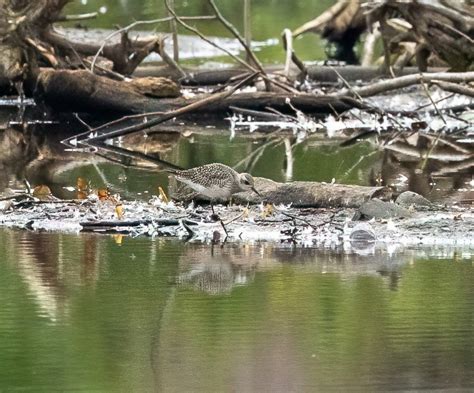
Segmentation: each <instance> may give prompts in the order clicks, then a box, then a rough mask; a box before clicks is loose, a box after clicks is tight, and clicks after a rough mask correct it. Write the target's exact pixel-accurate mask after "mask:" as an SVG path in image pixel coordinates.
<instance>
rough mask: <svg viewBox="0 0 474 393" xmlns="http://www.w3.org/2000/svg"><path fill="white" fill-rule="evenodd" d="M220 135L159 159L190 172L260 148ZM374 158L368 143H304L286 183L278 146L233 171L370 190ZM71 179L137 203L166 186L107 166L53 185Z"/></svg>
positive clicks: (152, 176) (156, 178) (259, 142)
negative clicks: (80, 180) (359, 186)
mask: <svg viewBox="0 0 474 393" xmlns="http://www.w3.org/2000/svg"><path fill="white" fill-rule="evenodd" d="M222 132H223V134H220V135H213V136H212V137H210V136H209V135H199V134H195V135H193V136H192V137H190V138H180V139H179V141H178V143H177V144H176V145H175V146H174V147H173V148H172V149H171V150H170V151H168V152H165V153H162V154H160V156H161V158H162V159H164V160H166V161H169V162H171V163H173V164H176V165H179V166H181V167H183V168H193V167H195V166H199V165H203V164H208V163H211V162H221V163H224V164H227V165H230V166H234V165H236V164H237V163H239V162H240V161H241V160H243V159H244V158H245V157H247V156H248V155H249V154H251V153H252V152H254V151H255V150H256V149H259V148H260V147H261V146H263V145H264V144H265V142H264V140H263V139H262V138H260V139H249V138H245V137H236V138H234V139H233V140H231V139H230V137H229V135H227V133H228V131H227V130H223V131H222ZM132 148H133V147H132ZM380 156H381V153H376V154H374V149H373V146H371V145H370V144H369V143H367V144H364V143H360V144H357V145H354V146H352V147H349V148H340V147H339V146H338V145H337V144H336V143H334V142H330V143H326V142H324V141H319V140H317V139H309V140H308V141H306V142H304V143H301V144H299V145H296V146H294V148H293V159H294V165H293V176H292V177H291V178H290V179H288V178H287V177H286V168H287V162H286V156H285V147H284V145H283V143H280V144H278V145H274V146H269V147H267V148H266V149H265V150H264V151H263V153H262V154H261V156H260V158H259V159H258V160H257V161H256V163H255V165H251V166H245V165H242V166H239V167H237V168H236V169H237V170H239V171H249V172H250V173H252V175H254V176H261V177H266V178H269V179H272V180H275V181H281V182H285V181H289V180H305V181H320V182H322V181H324V182H331V181H332V179H335V180H336V181H337V182H339V183H344V184H359V185H370V171H371V170H372V169H376V168H378V166H379V165H380V164H379V162H380ZM336 163H337V164H336ZM77 177H84V178H86V179H88V180H89V181H91V183H92V185H93V187H96V188H97V187H103V186H104V185H105V184H108V185H109V187H110V188H111V189H112V191H113V192H118V193H120V194H122V196H123V197H128V198H137V197H140V194H141V196H142V197H145V198H146V197H149V196H150V195H155V194H156V193H157V190H158V186H166V185H167V184H168V176H167V174H166V173H163V172H160V171H158V170H153V171H143V170H139V169H136V168H123V167H120V166H118V165H116V164H113V163H103V164H98V165H97V166H93V165H86V166H81V167H78V168H75V169H74V170H69V171H65V172H62V173H59V174H58V175H57V176H56V177H55V179H54V182H55V183H57V184H60V185H61V186H74V185H75V182H76V179H77ZM53 193H54V194H55V195H58V196H63V197H65V198H70V197H72V194H71V195H68V194H65V192H64V190H62V189H61V188H60V187H59V188H58V187H56V188H54V187H53Z"/></svg>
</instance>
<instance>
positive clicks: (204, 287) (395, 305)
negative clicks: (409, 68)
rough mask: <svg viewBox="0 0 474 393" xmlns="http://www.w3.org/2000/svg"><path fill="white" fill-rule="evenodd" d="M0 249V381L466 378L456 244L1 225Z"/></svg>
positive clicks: (163, 386)
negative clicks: (377, 247)
mask: <svg viewBox="0 0 474 393" xmlns="http://www.w3.org/2000/svg"><path fill="white" fill-rule="evenodd" d="M0 252H1V254H2V255H3V257H2V259H0V288H1V291H0V300H1V304H2V307H1V308H0V364H1V365H2V367H1V368H0V391H5V392H10V391H31V392H53V391H61V392H63V391H84V392H153V391H156V392H230V391H235V392H287V391H295V392H314V391H329V390H333V391H353V390H357V391H384V390H393V389H397V390H398V389H401V390H412V391H415V390H416V391H418V390H422V389H427V390H436V389H439V390H443V391H444V390H446V389H451V390H452V391H461V390H464V391H472V390H473V389H474V286H473V281H474V266H473V261H472V258H471V257H470V254H469V253H466V252H464V254H457V253H456V252H455V251H454V250H411V251H410V250H407V251H404V252H403V253H398V254H394V255H392V256H390V255H389V254H387V253H386V252H377V251H376V252H375V253H374V254H373V255H370V256H361V255H356V254H347V253H344V251H343V250H339V249H333V250H330V249H319V250H318V249H311V248H306V249H293V248H290V247H286V246H283V245H271V244H254V245H238V244H237V245H231V244H227V245H224V246H223V247H220V246H214V247H211V245H200V244H189V243H188V244H186V243H183V242H179V241H175V240H167V239H157V240H150V239H138V238H136V239H131V238H119V237H115V238H114V237H108V236H96V235H84V236H75V235H64V234H46V233H41V234H37V233H30V232H26V231H10V230H1V231H0ZM434 255H437V256H434Z"/></svg>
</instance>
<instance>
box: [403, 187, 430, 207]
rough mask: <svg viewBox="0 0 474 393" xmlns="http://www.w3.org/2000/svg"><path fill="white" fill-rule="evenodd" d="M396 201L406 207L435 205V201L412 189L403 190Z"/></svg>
mask: <svg viewBox="0 0 474 393" xmlns="http://www.w3.org/2000/svg"><path fill="white" fill-rule="evenodd" d="M395 203H396V204H397V205H399V206H402V207H405V208H410V207H417V206H423V207H433V203H431V202H430V201H429V200H428V199H426V198H425V197H423V196H421V195H420V194H417V193H416V192H412V191H405V192H402V193H401V194H400V195H399V196H398V198H397V199H396V201H395Z"/></svg>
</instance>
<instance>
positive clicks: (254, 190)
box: [252, 187, 262, 196]
mask: <svg viewBox="0 0 474 393" xmlns="http://www.w3.org/2000/svg"><path fill="white" fill-rule="evenodd" d="M252 191H253V192H254V193H255V194H257V195H258V196H262V195H261V194H260V193H259V192H258V191H257V190H256V189H255V187H252Z"/></svg>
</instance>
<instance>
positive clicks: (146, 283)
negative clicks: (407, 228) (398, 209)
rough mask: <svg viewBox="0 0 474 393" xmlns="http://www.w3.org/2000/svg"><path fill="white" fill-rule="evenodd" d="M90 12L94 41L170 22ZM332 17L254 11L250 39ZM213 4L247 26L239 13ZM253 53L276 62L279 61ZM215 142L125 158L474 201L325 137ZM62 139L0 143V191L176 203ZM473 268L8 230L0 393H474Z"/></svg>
mask: <svg viewBox="0 0 474 393" xmlns="http://www.w3.org/2000/svg"><path fill="white" fill-rule="evenodd" d="M86 3H87V4H86V5H81V2H78V1H77V2H73V3H72V4H71V5H70V7H71V8H70V11H71V12H77V13H79V12H89V11H93V10H96V9H97V8H99V7H100V6H103V5H104V6H106V7H107V9H108V11H107V13H106V14H105V15H104V16H103V17H101V18H99V19H97V20H95V21H92V22H90V25H91V26H92V27H100V28H104V27H105V28H110V26H111V25H113V24H117V23H118V24H121V25H122V26H124V25H127V24H129V23H130V22H132V21H133V20H135V19H151V18H156V17H162V16H164V15H165V12H164V9H163V7H162V2H156V1H126V0H124V1H120V2H116V1H107V0H106V1H104V0H101V1H93V0H92V1H88V2H86ZM331 3H332V2H331V1H326V2H325V1H319V0H307V1H305V2H304V1H294V2H287V1H275V0H262V1H254V2H252V6H253V7H254V10H255V12H256V15H255V18H254V20H253V37H254V40H256V41H265V40H267V39H274V38H278V37H279V36H280V33H281V30H282V29H283V28H285V27H289V28H295V27H296V26H298V25H300V24H302V23H304V22H306V21H308V20H309V19H311V18H312V17H314V16H315V15H317V14H318V13H319V12H320V11H321V10H322V9H324V8H326V7H327V6H328V5H330V4H331ZM176 4H177V8H178V10H179V12H180V13H182V14H187V15H202V14H209V8H208V7H207V6H206V5H205V2H204V1H192V2H190V1H188V2H181V1H178V0H176ZM217 4H218V5H219V6H220V7H221V9H222V12H223V13H224V14H225V15H226V16H227V17H229V18H230V19H231V21H232V22H233V23H234V24H236V25H237V26H238V27H241V24H242V21H241V9H240V8H241V2H237V1H230V0H225V1H224V0H221V1H217ZM308 9H311V10H313V11H312V12H309V11H308ZM262 10H264V11H262ZM268 10H271V11H268ZM202 30H203V31H204V32H205V33H206V34H209V35H226V34H227V33H226V32H225V31H224V30H223V29H222V27H219V26H218V24H214V25H212V24H209V25H208V24H207V23H202ZM181 33H183V32H181ZM295 47H296V50H297V52H298V53H299V55H300V56H302V57H303V59H307V60H310V59H311V60H314V59H315V58H322V57H324V56H323V49H322V44H321V42H320V41H319V40H318V39H317V38H315V36H307V37H304V38H303V39H302V40H298V41H296V42H295ZM308 48H311V49H312V50H308ZM258 54H259V56H260V58H261V59H262V60H263V61H264V62H267V63H268V62H282V61H283V52H282V50H281V48H280V47H279V46H271V45H270V46H267V47H264V48H262V49H261V50H260V51H259V52H258ZM71 124H73V123H71ZM71 124H69V125H68V126H67V128H68V129H70V131H74V127H75V126H74V125H71ZM219 127H221V129H217V130H211V131H208V132H207V133H206V132H202V131H203V130H202V129H201V130H198V131H199V132H198V131H197V130H196V129H194V128H190V129H189V130H187V132H186V134H188V135H187V136H186V137H180V136H178V135H177V134H172V135H168V136H166V137H165V138H162V139H161V140H155V139H153V138H152V137H151V136H149V137H148V138H147V139H146V140H145V139H143V138H142V139H140V137H139V138H137V139H136V140H135V142H134V143H129V145H128V146H125V147H133V148H137V149H139V150H141V151H146V152H147V153H150V152H157V153H159V154H160V157H161V158H163V159H165V160H168V161H170V162H172V163H174V164H177V165H180V166H182V167H193V166H196V165H200V164H204V163H208V162H223V163H226V164H228V165H232V166H233V165H236V164H238V163H239V162H240V161H242V160H243V159H244V158H245V157H249V156H251V157H256V158H255V159H250V160H248V162H245V163H242V165H240V166H239V168H238V169H239V170H249V171H250V172H252V174H254V175H256V176H264V177H268V178H271V179H274V180H276V181H289V180H311V181H326V182H331V181H332V180H333V179H334V180H335V181H337V182H342V183H347V184H362V185H374V184H376V179H383V181H384V184H396V186H397V188H398V190H399V191H403V190H404V189H406V188H410V189H412V190H415V191H417V192H420V193H422V194H423V195H425V196H427V197H429V198H430V199H432V200H437V199H438V200H443V201H454V200H463V199H464V200H469V199H470V198H471V197H470V196H468V194H469V193H471V194H472V174H470V173H462V172H459V173H456V174H455V175H454V176H453V175H452V174H450V175H445V176H439V175H438V176H436V175H435V172H436V171H437V170H439V167H438V166H437V165H434V167H433V168H432V167H430V166H429V165H428V166H427V168H426V170H425V171H424V172H422V173H420V170H419V169H418V163H417V162H412V161H409V160H407V161H404V160H403V159H400V156H395V155H394V154H392V153H390V152H387V151H385V152H383V151H379V150H377V147H376V146H374V145H373V144H371V143H370V142H364V143H361V144H358V145H355V146H351V147H348V148H344V149H341V148H340V147H338V146H337V142H333V141H330V142H328V141H327V140H326V139H323V140H322V139H321V138H318V137H311V138H308V139H307V140H306V141H305V142H304V143H301V144H295V138H294V137H293V136H291V135H287V134H286V135H284V136H283V138H282V139H281V140H279V141H277V143H275V144H271V143H268V141H266V139H265V138H266V137H265V136H262V135H260V136H258V135H255V134H252V135H247V133H245V132H241V133H238V135H237V137H236V138H234V139H231V138H230V132H229V129H228V126H227V125H225V126H222V125H217V128H219ZM58 128H60V129H61V130H59V131H60V132H54V131H53V130H51V129H50V128H49V129H48V130H43V131H44V132H38V133H36V134H35V135H34V137H33V136H31V138H32V139H31V140H28V139H27V138H30V135H29V134H26V133H15V132H13V131H11V130H7V131H4V132H3V133H2V138H4V139H2V141H3V142H4V146H7V147H5V149H3V150H2V151H3V155H2V157H3V158H2V160H1V161H2V164H3V166H2V171H1V173H0V190H1V191H3V190H4V189H7V188H13V189H18V188H23V187H24V186H23V183H22V181H23V179H24V178H27V179H28V180H29V181H30V182H31V183H32V185H37V184H47V185H48V186H50V187H51V189H52V190H53V193H54V195H56V196H58V197H63V198H71V197H74V196H75V195H74V193H73V192H70V191H68V190H66V189H65V188H64V187H68V186H69V187H70V186H74V185H75V184H76V179H77V177H79V176H81V177H84V178H85V179H87V180H88V181H90V182H91V185H92V187H94V188H98V187H103V186H105V185H107V186H109V187H110V189H111V191H112V192H113V193H120V194H121V195H122V197H123V198H127V199H133V198H139V199H142V200H147V199H148V198H149V197H150V196H151V195H153V194H156V193H157V189H158V186H163V187H166V185H167V178H166V175H164V174H160V173H157V172H156V171H153V172H151V171H143V170H138V169H136V168H123V167H121V166H119V165H116V164H113V163H111V162H107V161H101V160H100V159H98V158H97V157H95V156H92V157H91V156H90V155H87V154H85V155H80V154H77V153H71V152H64V150H63V149H64V147H63V146H58V144H57V143H56V142H57V141H53V140H52V139H54V138H57V139H62V137H64V135H62V134H63V132H64V125H59V126H58ZM216 134H218V136H216ZM45 135H47V136H45ZM285 139H286V142H285ZM24 142H25V143H24ZM27 142H28V143H27ZM287 142H288V143H289V144H290V145H292V146H293V148H292V149H291V156H289V155H288V154H287V153H285V152H287V150H286V149H285V143H287ZM125 143H126V141H125ZM36 148H38V151H39V152H40V155H39V157H38V152H37V151H36ZM256 152H260V153H258V154H255V153H256ZM252 154H255V155H253V156H252ZM471 199H472V198H471ZM472 254H473V250H472V248H464V249H455V248H454V249H452V248H439V249H436V248H432V249H425V248H415V249H406V248H405V249H404V250H403V251H397V250H395V249H393V250H392V249H390V248H389V249H385V250H379V249H376V250H374V251H373V252H371V253H370V254H369V255H359V254H356V253H355V252H353V251H352V252H348V251H347V249H346V248H344V247H343V246H341V247H339V248H334V249H325V248H322V249H321V248H320V249H316V248H292V247H291V246H289V245H282V244H272V243H252V244H224V245H222V246H221V245H214V246H212V245H210V244H193V243H184V242H180V241H178V240H173V239H148V238H135V239H132V238H129V237H123V236H98V235H69V234H68V235H66V234H51V233H33V232H28V231H11V230H5V229H0V255H3V257H2V258H0V288H1V290H0V304H1V305H2V306H1V307H0V365H1V367H0V392H11V391H21V392H55V391H57V392H73V391H74V392H77V391H83V392H206V393H207V392H289V391H292V392H315V391H322V392H327V391H336V392H346V391H364V392H366V391H388V390H403V391H420V390H428V391H433V390H438V391H456V392H457V391H466V392H467V391H473V390H474V311H473V310H474V289H473V288H474V286H473V285H472V283H473V278H474V277H473V276H474V262H473V258H472Z"/></svg>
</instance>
